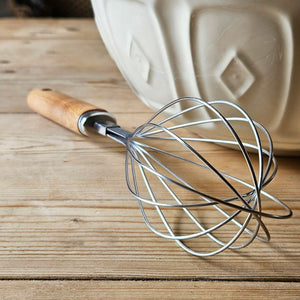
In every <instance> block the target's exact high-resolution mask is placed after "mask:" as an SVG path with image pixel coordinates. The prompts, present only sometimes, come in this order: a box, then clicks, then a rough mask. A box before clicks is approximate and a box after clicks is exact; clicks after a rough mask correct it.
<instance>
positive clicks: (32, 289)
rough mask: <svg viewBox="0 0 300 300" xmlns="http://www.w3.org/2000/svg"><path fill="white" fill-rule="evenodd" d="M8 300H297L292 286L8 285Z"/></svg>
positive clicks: (3, 290)
mask: <svg viewBox="0 0 300 300" xmlns="http://www.w3.org/2000/svg"><path fill="white" fill-rule="evenodd" d="M0 294H1V298H2V299H3V300H10V299H24V300H26V299H30V300H34V299H45V300H47V299H64V300H67V299H72V300H73V299H82V298H84V299H87V300H91V299H158V298H159V299H174V300H176V299H183V298H185V299H220V298H222V299H254V298H255V299H264V300H265V299H298V298H299V296H300V284H299V283H296V282H215V281H210V282H185V281H179V282H172V281H171V282H168V281H166V282H165V281H163V282H160V281H145V282H142V281H76V280H75V281H46V282H45V281H27V280H25V281H8V282H5V281H4V282H3V281H2V282H0Z"/></svg>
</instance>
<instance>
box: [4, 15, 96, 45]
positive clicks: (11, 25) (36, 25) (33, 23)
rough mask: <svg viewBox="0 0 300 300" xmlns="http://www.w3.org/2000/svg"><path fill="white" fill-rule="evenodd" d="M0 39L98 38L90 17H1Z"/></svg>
mask: <svg viewBox="0 0 300 300" xmlns="http://www.w3.org/2000/svg"><path fill="white" fill-rule="evenodd" d="M0 39H9V40H13V39H14V40H49V39H50V40H51V39H60V40H86V39H89V40H90V39H95V40H98V39H99V33H98V30H97V28H96V26H95V23H94V21H93V20H92V19H51V18H49V19H45V18H43V19H40V18H38V19H26V20H24V19H15V18H11V19H2V20H1V26H0Z"/></svg>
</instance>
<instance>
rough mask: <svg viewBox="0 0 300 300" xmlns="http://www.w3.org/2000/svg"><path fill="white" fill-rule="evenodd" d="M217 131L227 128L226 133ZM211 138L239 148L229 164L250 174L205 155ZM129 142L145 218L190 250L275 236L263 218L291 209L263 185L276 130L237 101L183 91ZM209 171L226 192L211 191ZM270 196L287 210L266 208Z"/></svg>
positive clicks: (131, 179) (131, 177)
mask: <svg viewBox="0 0 300 300" xmlns="http://www.w3.org/2000/svg"><path fill="white" fill-rule="evenodd" d="M170 111H171V112H172V113H170ZM228 114H230V116H227V115H228ZM199 116H201V118H200V119H199ZM216 131H217V132H224V131H226V133H225V134H224V138H222V139H220V138H219V137H218V135H216V134H215V132H216ZM208 136H210V137H208ZM245 138H246V140H245ZM204 142H205V143H213V144H219V145H223V146H227V147H232V148H235V149H236V150H238V151H239V152H238V151H233V152H234V154H233V155H232V157H239V159H238V165H236V164H235V163H234V162H232V161H226V158H225V157H224V159H222V157H221V159H220V160H221V161H223V163H222V166H223V165H229V167H233V169H234V168H235V169H237V170H238V172H237V173H238V175H239V174H240V173H243V172H242V171H244V169H245V166H247V167H246V169H248V174H249V175H248V176H244V175H243V176H244V177H245V178H246V177H247V179H241V178H238V175H232V174H231V171H230V172H227V171H225V170H220V169H219V168H218V167H217V166H216V164H215V162H211V161H210V159H209V158H206V157H205V155H204V154H205V151H204V152H203V153H202V152H201V151H200V150H199V148H200V149H201V147H203V146H202V145H203V143H204ZM123 143H124V139H123ZM126 147H127V154H126V161H125V169H126V172H125V173H126V182H127V186H128V188H129V190H130V192H131V193H132V194H133V195H134V196H135V197H136V198H137V200H138V204H139V207H140V209H141V213H142V216H143V218H144V220H145V223H146V224H147V226H148V227H149V228H150V230H151V231H153V232H154V233H155V234H157V235H159V236H161V237H164V238H167V239H170V240H174V241H175V242H176V243H177V244H178V245H179V246H180V247H181V248H183V249H184V250H185V251H187V252H189V253H190V254H193V255H196V256H211V255H215V254H217V253H220V252H222V251H224V250H226V249H228V248H229V249H239V248H243V247H245V246H247V245H249V244H250V243H251V242H252V241H253V240H254V239H255V238H258V239H260V240H262V241H269V240H270V234H269V231H268V229H267V227H266V225H265V224H264V222H263V220H262V218H263V217H266V218H274V219H283V218H288V217H290V216H291V215H292V212H291V210H290V208H289V207H288V206H287V205H285V204H284V203H283V202H281V201H280V200H278V199H277V198H275V197H274V196H272V195H270V194H269V193H267V192H266V191H264V190H263V189H264V188H265V187H266V186H267V185H268V184H269V183H270V182H271V181H272V179H273V178H274V176H275V174H276V171H277V161H276V159H275V157H274V153H273V145H272V140H271V137H270V135H269V134H268V132H267V130H266V129H265V128H264V127H263V126H262V125H261V124H259V123H257V122H255V121H253V120H252V119H251V118H250V117H249V116H248V114H247V113H246V112H245V111H244V110H243V109H241V108H240V107H239V106H238V105H236V104H234V103H232V102H227V101H223V100H215V101H210V102H206V101H203V100H201V99H198V98H193V97H186V98H180V99H177V100H175V101H173V102H171V103H169V104H168V105H166V106H165V107H163V108H162V109H161V110H159V111H158V112H157V113H155V114H154V116H153V117H152V118H150V119H149V120H148V121H147V122H146V123H145V124H144V125H142V126H140V127H138V128H137V129H136V130H135V131H134V132H133V133H132V134H130V135H129V136H128V137H127V140H126ZM253 152H254V153H256V155H255V156H253V154H252V153H253ZM239 153H240V154H241V155H240V154H239ZM241 157H242V159H243V162H244V163H243V165H240V164H241V163H240V162H241ZM224 162H225V163H224ZM254 162H255V163H254ZM181 165H183V167H182V166H181ZM229 169H230V168H229ZM190 170H193V171H192V172H190ZM198 171H199V177H198V175H197V172H198ZM189 173H190V174H189ZM205 174H206V175H207V174H208V175H209V176H211V177H212V178H213V179H212V182H213V184H214V185H221V186H224V190H225V193H224V195H223V196H220V195H218V194H217V193H212V192H210V191H211V190H214V189H213V188H207V185H206V184H205V181H206V177H205V176H204V175H205ZM199 183H201V184H200V185H199ZM158 187H159V188H160V189H161V191H160V192H157V188H158ZM203 187H204V188H203ZM202 188H203V189H202ZM217 190H220V189H219V188H218V189H217ZM225 194H226V196H225ZM263 202H267V203H268V207H271V208H272V209H271V210H276V211H278V208H281V209H283V210H284V211H285V212H284V213H282V214H277V213H272V212H266V211H265V210H263V207H264V205H263ZM271 202H272V203H273V204H270V203H271ZM274 204H275V206H276V207H275V208H274ZM158 220H160V221H161V224H162V225H161V224H159V222H158ZM170 220H171V221H170ZM225 228H226V229H225ZM260 232H262V233H263V235H261V234H260ZM238 240H241V242H240V243H238Z"/></svg>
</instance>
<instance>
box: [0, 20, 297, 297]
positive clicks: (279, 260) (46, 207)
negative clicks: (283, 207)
mask: <svg viewBox="0 0 300 300" xmlns="http://www.w3.org/2000/svg"><path fill="white" fill-rule="evenodd" d="M0 80H1V81H0V113H1V118H0V128H1V131H0V152H1V159H0V190H1V192H0V206H1V208H0V298H1V299H82V298H85V299H100V298H101V299H110V298H115V299H121V298H123V299H133V298H138V299H141V298H148V299H155V298H158V297H159V298H162V299H165V298H169V299H200V298H201V299H206V298H207V299H217V298H223V299H241V298H244V299H248V298H254V297H255V298H258V299H275V298H276V299H277V298H286V299H296V298H298V299H299V297H300V283H299V281H300V221H299V220H300V219H299V217H300V196H299V195H300V186H299V181H300V170H299V165H300V160H299V158H295V157H294V158H292V157H290V158H289V157H280V158H279V166H280V167H279V172H278V175H277V177H276V179H275V180H274V182H273V183H272V184H271V185H270V186H269V187H268V188H267V191H269V192H271V193H272V194H274V195H275V196H276V197H278V198H279V199H281V200H283V201H285V203H287V204H288V205H289V206H290V207H291V208H292V209H293V212H294V216H293V217H292V218H290V219H287V220H272V219H271V220H266V224H267V225H268V228H269V229H270V231H271V234H272V241H271V242H270V243H262V242H260V241H254V242H253V243H252V244H251V245H250V246H249V247H247V248H244V249H242V250H240V251H231V250H229V251H226V252H223V253H221V254H220V255H217V256H214V257H209V258H197V257H193V256H191V255H189V254H187V253H185V252H184V251H182V250H181V249H180V248H179V247H178V246H176V244H175V243H173V242H171V241H168V240H165V239H162V238H159V237H157V236H156V235H154V234H153V233H151V232H150V231H149V230H148V228H147V227H146V225H145V224H144V222H143V219H142V217H141V214H140V211H139V208H138V205H137V203H136V200H134V199H133V198H132V196H131V195H130V193H129V192H128V191H127V187H126V184H125V179H124V174H123V173H124V172H123V165H124V155H125V150H124V149H123V148H122V147H121V146H120V145H118V144H116V143H115V142H113V141H111V140H109V139H106V138H102V139H101V141H100V142H98V143H94V142H90V141H89V140H88V139H86V138H83V137H80V136H77V135H76V134H74V133H72V132H70V131H68V130H65V129H63V128H61V127H59V126H57V125H55V124H53V123H51V122H49V121H48V120H46V119H44V118H41V117H40V116H38V115H37V114H35V113H33V112H31V111H30V110H29V109H28V107H27V105H26V95H27V93H28V92H29V91H30V90H31V89H32V88H35V87H48V88H53V89H57V90H60V91H62V92H65V93H67V94H70V95H73V96H75V97H78V98H81V99H85V100H88V101H90V102H91V103H93V104H96V105H101V106H102V107H107V108H108V109H109V110H110V111H111V112H112V113H113V114H115V116H116V117H117V119H118V120H119V123H120V124H125V125H126V128H127V129H128V130H131V129H133V128H135V126H136V125H137V124H141V123H143V121H144V120H146V119H147V117H149V116H150V115H151V113H152V111H151V110H150V109H149V108H147V107H146V106H145V105H144V104H143V103H142V102H141V101H139V100H138V99H137V97H136V96H135V95H134V94H133V93H132V91H131V90H130V89H129V87H128V86H127V84H126V83H125V81H124V79H123V78H122V76H121V75H120V73H119V71H118V70H117V68H116V66H115V65H114V63H113V62H112V60H111V59H110V57H109V55H108V54H107V52H106V50H105V48H104V46H103V44H102V41H101V39H100V37H99V34H98V32H97V30H96V27H95V24H94V22H93V21H92V20H16V19H2V20H0ZM206 151H208V152H209V149H208V150H206ZM226 151H231V150H226V149H223V148H218V150H216V149H215V148H213V150H211V153H210V154H211V155H212V156H213V155H216V156H220V155H225V153H227V152H226ZM216 188H218V187H216Z"/></svg>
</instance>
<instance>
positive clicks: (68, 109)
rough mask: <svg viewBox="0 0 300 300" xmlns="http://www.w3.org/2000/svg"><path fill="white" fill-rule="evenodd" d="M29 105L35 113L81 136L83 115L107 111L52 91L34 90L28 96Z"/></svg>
mask: <svg viewBox="0 0 300 300" xmlns="http://www.w3.org/2000/svg"><path fill="white" fill-rule="evenodd" d="M27 103H28V106H29V107H30V108H31V109H32V110H33V111H35V112H37V113H39V114H41V115H42V116H44V117H46V118H48V119H50V120H52V121H54V122H56V123H58V124H60V125H62V126H64V127H66V128H68V129H70V130H72V131H74V132H76V133H78V134H81V132H80V131H79V129H78V119H79V118H80V116H81V115H82V114H83V113H85V112H87V111H91V110H96V111H105V110H104V109H101V108H98V107H96V106H94V105H92V104H89V103H86V102H83V101H81V100H78V99H74V98H72V97H70V96H67V95H65V94H62V93H60V92H57V91H53V90H51V89H40V90H32V91H31V92H30V93H29V94H28V97H27Z"/></svg>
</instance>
